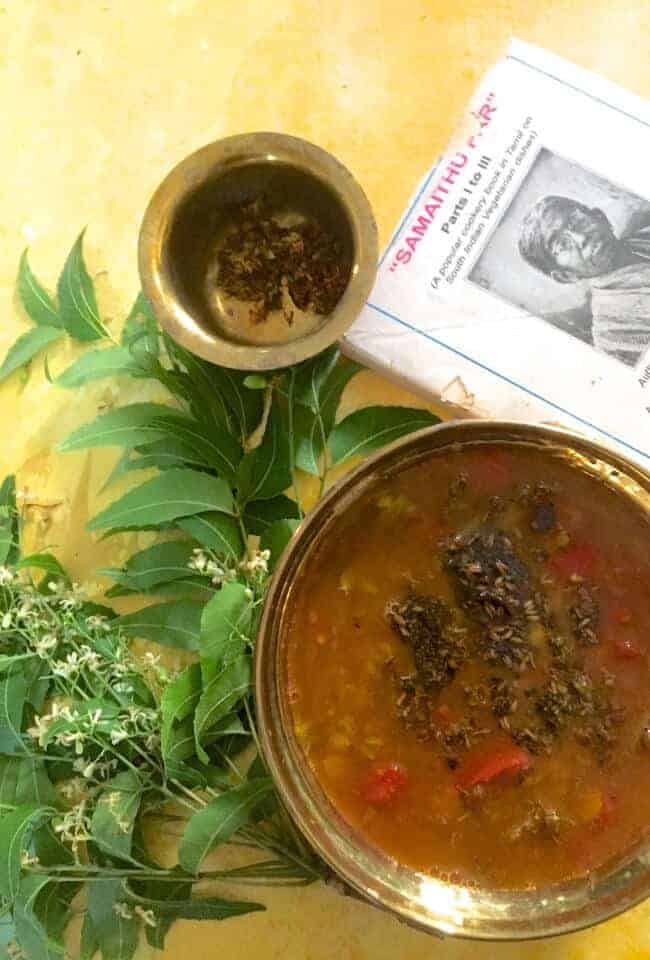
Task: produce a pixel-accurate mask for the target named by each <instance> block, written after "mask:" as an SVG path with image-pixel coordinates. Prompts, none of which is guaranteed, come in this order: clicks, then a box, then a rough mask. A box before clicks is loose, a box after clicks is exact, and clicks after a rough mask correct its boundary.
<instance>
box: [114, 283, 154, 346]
mask: <svg viewBox="0 0 650 960" xmlns="http://www.w3.org/2000/svg"><path fill="white" fill-rule="evenodd" d="M121 340H122V345H123V346H125V347H129V349H131V350H132V352H133V353H134V354H135V355H138V354H141V353H142V352H146V353H149V354H151V355H152V356H155V357H157V356H158V354H159V351H160V345H159V335H158V324H157V322H156V318H155V316H154V314H153V311H152V309H151V306H150V304H149V301H148V300H147V298H146V297H145V295H144V293H142V291H140V293H139V294H138V295H137V297H136V298H135V303H134V304H133V306H132V307H131V310H130V312H129V315H128V317H127V318H126V320H125V322H124V326H123V328H122V337H121Z"/></svg>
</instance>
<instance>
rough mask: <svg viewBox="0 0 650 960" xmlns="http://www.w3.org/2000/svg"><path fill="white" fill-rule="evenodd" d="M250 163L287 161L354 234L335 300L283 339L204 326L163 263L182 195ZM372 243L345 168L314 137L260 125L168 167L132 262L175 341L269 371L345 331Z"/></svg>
mask: <svg viewBox="0 0 650 960" xmlns="http://www.w3.org/2000/svg"><path fill="white" fill-rule="evenodd" d="M253 163H260V164H263V163H268V164H274V165H285V166H290V167H293V168H294V169H296V170H299V171H300V172H302V173H303V174H306V175H307V176H310V177H312V178H314V179H315V180H317V181H319V182H320V183H321V184H322V185H324V186H325V187H326V188H328V189H329V190H330V191H331V193H332V194H333V195H334V197H335V198H336V200H337V203H338V204H339V206H340V209H341V211H342V213H343V214H344V215H345V218H346V220H347V223H348V226H349V228H350V231H351V233H352V235H353V247H354V249H353V262H352V270H351V274H350V279H349V281H348V285H347V287H346V290H345V292H344V294H343V296H342V298H341V300H340V301H339V303H338V304H337V306H336V307H335V309H334V310H333V311H332V313H331V314H330V315H329V316H328V317H326V318H325V319H324V320H323V322H322V323H321V325H320V326H319V327H318V328H317V329H315V330H313V331H312V332H310V333H308V334H306V335H305V336H303V337H300V338H296V339H295V340H289V341H286V342H282V343H271V344H260V345H257V344H248V343H240V342H236V341H234V340H231V339H229V338H228V337H226V336H225V335H222V334H220V333H219V331H218V330H217V329H216V327H214V328H212V329H210V330H209V331H208V330H206V329H205V328H204V327H202V326H201V325H200V324H199V323H198V322H197V321H196V320H195V319H194V318H193V317H192V314H191V313H190V312H189V311H188V310H187V309H186V307H185V305H184V304H183V302H182V298H181V297H180V296H179V295H178V292H177V290H176V287H175V283H174V280H173V277H172V275H171V270H169V269H168V267H167V266H166V263H165V252H166V245H167V243H168V241H169V237H170V232H171V227H172V224H173V222H174V220H175V217H176V215H177V213H178V212H179V210H180V208H181V206H182V205H183V203H184V202H185V200H186V199H187V198H188V197H189V196H190V195H191V194H192V193H193V192H194V191H196V190H197V189H198V188H200V186H201V185H202V184H204V183H207V182H208V181H209V180H212V179H214V178H215V175H217V176H218V174H219V172H220V171H223V173H224V174H225V173H226V172H230V171H232V170H233V169H236V168H237V167H243V166H249V165H251V164H253ZM378 249H379V248H378V238H377V225H376V222H375V218H374V215H373V212H372V208H371V206H370V203H369V201H368V198H367V197H366V195H365V193H364V191H363V189H362V188H361V186H360V185H359V183H358V182H357V180H356V179H355V178H354V177H353V175H352V174H351V172H350V171H349V170H348V169H347V168H346V167H345V166H344V165H343V164H342V163H341V162H340V161H339V160H337V159H336V157H334V156H333V155H332V154H331V153H329V152H328V151H326V150H324V149H323V148H322V147H318V146H316V144H313V143H310V142H309V141H307V140H303V139H301V138H299V137H294V136H290V135H288V134H282V133H272V132H264V131H262V132H258V133H245V134H235V135H234V136H230V137H224V138H223V139H221V140H216V141H214V142H213V143H209V144H207V145H206V146H204V147H201V148H200V149H199V150H196V151H195V152H194V153H191V154H190V155H189V156H187V157H185V158H184V159H183V160H181V161H180V163H178V164H177V165H176V166H175V167H173V168H172V170H171V171H170V172H169V173H168V174H167V175H166V177H165V178H164V179H163V180H162V182H161V183H160V184H159V186H158V187H157V189H156V190H155V192H154V194H153V196H152V197H151V200H150V201H149V204H148V206H147V208H146V211H145V214H144V217H143V220H142V225H141V227H140V234H139V238H138V267H139V273H140V281H141V284H142V289H143V291H144V294H145V296H146V298H147V300H148V301H149V303H150V304H151V306H152V309H153V311H154V313H155V315H156V318H157V319H158V321H159V323H160V325H161V326H162V328H163V329H164V330H166V331H167V333H168V334H169V335H170V336H171V337H172V338H173V339H174V340H175V341H177V342H178V343H180V344H181V346H183V347H185V348H186V349H187V350H189V351H191V352H192V353H195V354H197V355H198V356H200V357H203V358H204V359H205V360H209V361H211V362H212V363H216V364H219V365H220V366H225V367H230V368H233V369H238V370H272V369H278V368H281V367H285V366H290V365H292V364H294V363H298V362H299V361H301V360H305V359H306V358H307V357H311V356H313V355H315V354H316V353H319V352H320V351H322V350H324V349H325V348H326V347H328V346H330V345H331V344H332V343H334V342H335V341H336V340H339V339H340V338H341V337H342V336H343V334H344V333H345V332H346V331H347V330H348V329H349V327H350V326H351V325H352V324H353V323H354V321H355V319H356V318H357V316H358V315H359V313H360V312H361V310H362V309H363V306H364V304H365V302H366V299H367V298H368V295H369V294H370V291H371V289H372V286H373V283H374V280H375V276H376V273H377V261H378Z"/></svg>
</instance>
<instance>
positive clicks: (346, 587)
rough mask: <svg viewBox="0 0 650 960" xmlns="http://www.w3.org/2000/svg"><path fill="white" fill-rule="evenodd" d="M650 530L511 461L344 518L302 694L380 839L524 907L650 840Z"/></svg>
mask: <svg viewBox="0 0 650 960" xmlns="http://www.w3.org/2000/svg"><path fill="white" fill-rule="evenodd" d="M649 532H650V529H649V524H648V519H647V517H646V515H645V514H644V513H642V511H641V508H640V507H637V506H635V505H634V503H633V502H632V501H631V500H629V499H628V498H626V497H623V496H621V495H620V493H619V494H617V493H615V492H614V490H613V489H611V488H610V487H608V486H607V485H606V484H605V483H604V482H602V481H601V480H600V479H598V478H596V477H594V476H591V475H589V474H588V473H586V472H583V471H582V470H580V469H578V468H577V467H575V466H573V465H571V464H570V463H569V462H568V461H566V460H564V459H562V458H560V457H553V456H551V455H550V454H548V453H545V452H543V451H540V450H535V449H530V448H527V447H524V446H516V445H512V444H511V445H504V444H485V445H471V446H467V447H466V448H459V449H457V450H455V451H450V450H449V449H447V450H445V451H444V452H442V453H437V454H436V453H434V454H431V455H429V456H428V457H427V458H426V459H425V460H422V461H419V462H418V463H416V464H415V465H412V466H410V467H407V468H405V469H403V471H402V472H400V473H397V474H396V475H394V476H392V477H390V478H387V479H384V480H381V481H377V483H376V485H375V486H374V487H372V488H371V489H370V490H367V491H366V492H364V493H363V494H362V495H361V496H360V498H359V499H358V500H357V501H356V502H355V503H354V504H353V505H352V506H351V507H350V508H349V509H348V510H347V511H346V512H344V513H343V514H342V515H341V516H339V517H338V518H337V519H335V520H334V521H333V525H332V526H330V528H329V530H328V536H327V538H326V539H325V541H324V542H322V543H321V544H320V546H319V547H317V548H315V549H314V550H313V551H312V552H311V554H310V555H308V557H307V558H306V560H305V564H304V567H303V570H302V572H301V574H300V576H299V578H298V580H297V582H296V584H295V585H294V588H293V591H292V594H291V601H290V613H289V615H288V617H287V618H286V620H285V635H284V638H283V642H284V647H285V649H286V662H285V672H286V676H285V682H286V688H287V696H288V700H289V704H290V711H291V718H292V723H293V730H294V733H295V737H296V740H297V742H298V744H299V747H300V749H301V750H302V751H303V753H304V755H305V757H306V759H307V761H308V764H309V765H310V766H311V769H312V771H313V773H314V775H315V777H316V778H317V780H318V782H319V783H320V784H321V786H322V788H323V790H324V791H325V793H326V795H327V797H328V798H329V800H330V801H331V803H332V804H333V805H334V807H335V808H336V809H337V810H338V811H339V812H340V814H341V815H342V816H343V817H344V819H345V820H347V822H348V823H349V824H350V825H351V827H352V828H353V829H354V830H356V831H357V832H358V833H359V834H360V836H361V837H362V838H363V839H364V840H365V841H367V842H369V843H371V844H373V845H375V846H376V847H378V848H380V849H381V850H383V851H384V852H385V853H387V854H388V855H390V856H392V857H393V858H395V860H397V861H398V862H400V863H403V864H405V865H408V866H410V867H412V868H415V869H417V870H421V871H423V872H425V873H428V874H431V875H436V876H445V877H448V878H449V879H451V880H454V881H455V882H465V883H476V884H479V885H482V886H490V887H493V888H504V887H518V888H522V887H531V886H532V887H535V886H541V885H547V884H550V883H554V882H561V881H566V880H568V879H571V878H573V877H577V876H581V875H584V874H585V873H587V872H589V871H590V870H591V869H593V868H595V867H596V866H598V865H601V864H603V863H604V862H605V861H607V860H608V859H609V858H610V857H612V856H614V855H616V854H619V853H621V852H623V851H624V850H625V849H626V848H627V847H629V846H630V845H631V844H632V843H633V842H634V841H636V840H638V839H639V838H640V837H641V836H642V835H643V832H644V830H646V828H647V827H648V825H650V633H649V631H648V616H649V613H650V557H649V554H648V544H649V536H648V535H649Z"/></svg>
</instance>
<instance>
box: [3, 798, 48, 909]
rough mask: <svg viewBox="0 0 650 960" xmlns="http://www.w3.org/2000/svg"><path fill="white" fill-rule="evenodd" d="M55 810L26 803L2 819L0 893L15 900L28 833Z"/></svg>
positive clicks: (11, 900)
mask: <svg viewBox="0 0 650 960" xmlns="http://www.w3.org/2000/svg"><path fill="white" fill-rule="evenodd" d="M53 812H54V811H53V810H52V809H51V808H49V807H44V806H41V805H40V804H38V803H24V804H22V805H21V806H20V807H16V809H15V810H13V811H12V812H11V813H5V814H3V816H2V818H1V819H0V864H2V869H0V893H1V894H2V896H3V897H6V899H7V900H9V901H10V902H13V900H14V898H15V896H16V893H17V892H18V884H19V883H20V858H21V854H22V852H23V850H24V849H25V846H26V838H27V835H28V833H29V832H30V831H31V830H32V829H33V828H34V827H35V826H36V825H37V824H38V823H40V822H42V821H43V820H45V819H46V818H47V817H48V816H49V815H50V814H51V813H53Z"/></svg>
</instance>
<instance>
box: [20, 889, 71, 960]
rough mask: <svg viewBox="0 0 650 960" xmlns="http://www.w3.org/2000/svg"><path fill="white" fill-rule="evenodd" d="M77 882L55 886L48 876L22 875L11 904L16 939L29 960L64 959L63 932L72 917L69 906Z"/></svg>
mask: <svg viewBox="0 0 650 960" xmlns="http://www.w3.org/2000/svg"><path fill="white" fill-rule="evenodd" d="M80 886H81V884H79V883H64V884H62V883H57V882H56V881H55V880H52V878H51V877H49V876H47V875H45V876H42V875H41V876H39V875H34V874H31V875H30V874H25V875H23V876H22V877H21V878H20V887H19V889H18V894H17V896H16V901H15V904H14V911H13V915H14V924H15V928H16V940H17V941H18V943H19V945H20V947H21V950H22V951H23V953H24V955H25V957H29V960H59V958H62V957H64V955H65V949H64V946H63V933H64V931H65V928H66V926H67V925H68V921H69V920H70V917H71V910H70V903H71V901H72V899H73V898H74V897H75V895H76V894H77V892H78V891H79V888H80Z"/></svg>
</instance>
